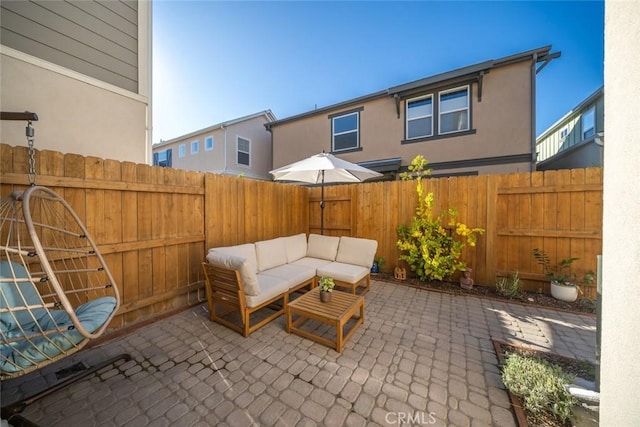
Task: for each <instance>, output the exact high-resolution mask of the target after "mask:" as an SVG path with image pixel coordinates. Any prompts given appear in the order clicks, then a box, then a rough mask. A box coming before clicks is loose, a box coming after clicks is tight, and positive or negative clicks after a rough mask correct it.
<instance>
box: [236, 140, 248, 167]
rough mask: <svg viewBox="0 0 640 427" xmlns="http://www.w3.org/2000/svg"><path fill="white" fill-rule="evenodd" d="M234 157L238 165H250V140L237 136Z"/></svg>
mask: <svg viewBox="0 0 640 427" xmlns="http://www.w3.org/2000/svg"><path fill="white" fill-rule="evenodd" d="M236 159H237V162H238V164H239V165H244V166H251V141H250V140H248V139H245V138H242V137H238V139H237V141H236Z"/></svg>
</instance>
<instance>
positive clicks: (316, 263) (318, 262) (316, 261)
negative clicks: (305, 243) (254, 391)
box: [291, 256, 331, 271]
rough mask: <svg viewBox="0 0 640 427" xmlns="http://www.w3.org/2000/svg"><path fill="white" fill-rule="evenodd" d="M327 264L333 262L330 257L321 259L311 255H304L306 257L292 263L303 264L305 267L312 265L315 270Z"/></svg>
mask: <svg viewBox="0 0 640 427" xmlns="http://www.w3.org/2000/svg"><path fill="white" fill-rule="evenodd" d="M327 264H331V261H329V260H328V259H320V258H311V257H308V256H306V257H304V258H300V259H299V260H297V261H294V262H292V263H291V265H301V266H303V267H310V268H313V270H314V271H315V270H316V269H317V268H318V267H322V266H325V265H327Z"/></svg>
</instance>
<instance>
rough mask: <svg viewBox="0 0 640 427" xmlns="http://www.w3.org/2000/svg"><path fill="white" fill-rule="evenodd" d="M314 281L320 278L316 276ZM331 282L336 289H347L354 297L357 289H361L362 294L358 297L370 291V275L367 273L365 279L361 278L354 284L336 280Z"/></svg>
mask: <svg viewBox="0 0 640 427" xmlns="http://www.w3.org/2000/svg"><path fill="white" fill-rule="evenodd" d="M316 280H320V278H319V277H317V276H316ZM333 281H334V283H335V284H336V287H337V288H346V289H349V290H350V291H351V293H352V294H354V295H356V294H357V292H356V291H357V289H358V288H362V293H361V294H360V295H364V294H366V293H367V292H369V290H370V289H371V274H370V273H367V275H366V276H365V277H363V278H362V279H360V280H359V281H358V282H356V283H349V282H343V281H341V280H336V279H333Z"/></svg>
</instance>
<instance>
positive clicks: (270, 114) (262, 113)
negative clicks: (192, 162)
mask: <svg viewBox="0 0 640 427" xmlns="http://www.w3.org/2000/svg"><path fill="white" fill-rule="evenodd" d="M260 116H265V118H266V119H267V121H268V122H273V121H275V120H276V117H275V115H274V114H273V112H272V111H271V110H264V111H260V112H258V113H254V114H249V115H248V116H243V117H238V118H237V119H232V120H227V121H226V122H221V123H218V124H215V125H212V126H208V127H206V128H202V129H198V130H195V131H193V132H189V133H187V134H184V135H182V136H178V137H175V138H172V139H169V140H167V141H162V142H160V143H158V144H154V145H153V147H154V148H157V147H162V146H164V145H169V144H172V143H175V142H178V141H181V140H183V139H188V138H192V137H194V136H196V135H200V134H203V133H207V132H213V131H214V130H216V129H221V128H224V127H227V126H231V125H235V124H237V123H241V122H246V121H247V120H251V119H255V118H256V117H260Z"/></svg>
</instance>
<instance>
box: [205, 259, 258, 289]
mask: <svg viewBox="0 0 640 427" xmlns="http://www.w3.org/2000/svg"><path fill="white" fill-rule="evenodd" d="M207 261H208V262H209V264H212V265H217V266H219V267H224V268H230V269H233V270H240V277H241V278H242V285H243V290H244V293H245V294H246V295H254V296H255V295H259V294H260V291H261V289H260V284H259V283H258V279H257V277H256V272H255V270H254V269H253V267H251V266H250V264H249V261H248V260H247V259H246V258H243V257H239V256H235V255H229V254H228V253H225V252H224V251H209V253H208V254H207Z"/></svg>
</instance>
